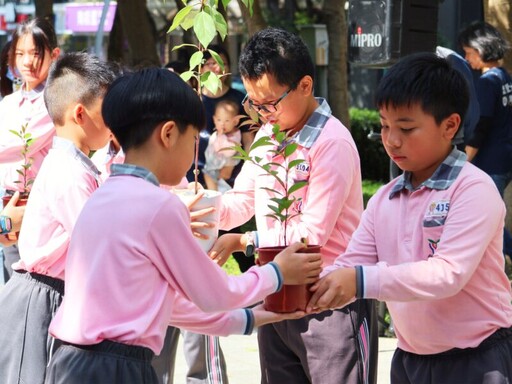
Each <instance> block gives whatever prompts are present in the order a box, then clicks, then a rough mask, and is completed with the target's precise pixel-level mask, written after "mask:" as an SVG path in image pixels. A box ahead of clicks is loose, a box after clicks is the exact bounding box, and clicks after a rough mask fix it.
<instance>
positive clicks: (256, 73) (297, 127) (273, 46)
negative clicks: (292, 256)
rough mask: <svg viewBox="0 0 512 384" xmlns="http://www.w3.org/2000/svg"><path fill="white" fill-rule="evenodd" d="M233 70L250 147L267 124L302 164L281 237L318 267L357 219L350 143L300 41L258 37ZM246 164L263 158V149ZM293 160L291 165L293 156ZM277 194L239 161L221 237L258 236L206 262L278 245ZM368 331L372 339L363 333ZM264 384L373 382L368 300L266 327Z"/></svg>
mask: <svg viewBox="0 0 512 384" xmlns="http://www.w3.org/2000/svg"><path fill="white" fill-rule="evenodd" d="M239 70H240V73H241V75H242V81H243V83H244V86H245V89H246V90H247V98H246V99H245V102H246V105H247V106H248V107H250V108H251V109H253V110H255V111H256V112H258V114H259V117H260V118H261V121H262V122H263V125H262V126H261V128H260V129H259V130H258V132H257V133H256V138H255V142H256V141H257V140H258V139H259V138H261V137H262V136H270V137H271V135H272V128H273V125H274V124H277V125H279V128H280V129H281V130H282V131H285V132H287V133H288V135H289V137H290V138H291V140H293V141H294V142H295V143H297V144H298V148H297V151H296V152H295V153H294V156H296V157H297V158H300V159H303V160H304V161H305V162H304V163H302V164H299V166H297V167H296V168H294V169H293V170H292V172H291V173H292V174H293V178H294V180H293V181H298V180H304V181H307V182H308V184H307V186H306V187H305V188H302V189H300V190H298V191H297V192H296V193H295V196H296V197H297V199H298V200H297V202H296V204H294V205H293V206H292V207H291V208H290V209H292V210H294V212H295V213H298V215H297V216H295V217H294V218H292V219H291V221H290V224H289V225H288V229H287V237H288V238H287V241H288V243H290V242H293V241H298V240H300V239H301V238H307V239H308V242H309V243H310V244H320V245H322V250H321V254H322V261H323V265H324V266H328V265H331V264H332V263H333V262H334V260H335V258H336V257H337V255H339V254H340V253H343V252H344V251H345V249H346V247H347V244H348V241H349V239H350V237H351V235H352V232H353V231H354V230H355V228H356V227H357V225H358V223H359V220H360V216H361V213H362V211H363V200H362V187H361V170H360V162H359V155H358V152H357V148H356V146H355V143H354V141H353V139H352V136H351V135H350V132H349V131H348V129H347V128H345V126H344V125H343V124H342V123H341V122H340V121H339V120H338V119H337V118H336V117H334V116H333V115H332V114H331V109H330V107H329V105H328V104H327V101H326V100H325V99H322V98H316V97H314V95H313V89H314V73H315V70H314V64H313V61H312V59H311V57H310V55H309V52H308V49H307V47H306V45H305V44H304V42H303V41H302V40H301V39H300V38H299V37H298V36H296V35H294V34H291V33H289V32H286V31H284V30H280V29H275V28H268V29H265V30H262V31H260V32H258V33H256V34H255V35H254V36H253V37H252V38H251V39H250V40H249V41H248V43H247V45H246V46H245V48H244V50H243V52H242V53H241V56H240V64H239ZM251 156H258V157H261V158H264V159H265V158H267V159H268V160H269V162H283V159H282V158H281V157H274V158H272V159H271V158H269V157H270V156H271V154H269V153H268V151H267V147H258V148H256V149H255V150H254V151H252V152H251ZM294 158H295V157H294ZM273 189H276V185H275V184H274V180H273V178H271V177H268V176H266V175H262V174H261V171H259V170H258V168H257V167H256V166H255V165H253V164H251V163H249V162H245V163H244V166H243V167H242V170H241V172H240V174H239V175H238V177H237V178H236V180H235V184H234V187H233V189H232V190H230V191H228V192H226V193H225V194H224V195H223V196H222V208H221V211H220V225H221V228H223V229H227V228H231V227H234V226H237V225H240V224H241V223H244V222H245V221H247V220H248V219H249V218H251V217H252V216H253V215H255V216H256V226H257V231H255V232H253V233H246V234H244V235H235V234H227V235H223V236H221V237H220V238H219V239H218V240H217V242H216V244H215V245H214V247H213V248H212V251H211V252H210V257H211V258H212V259H214V260H216V261H217V262H218V263H219V264H222V263H224V262H225V260H226V258H227V257H228V256H229V254H230V252H231V251H232V250H234V249H238V250H240V249H245V247H246V245H247V243H248V240H249V239H250V238H252V239H253V240H254V243H255V244H254V245H255V247H256V248H257V247H258V246H276V245H283V239H282V235H283V234H282V231H281V228H280V226H279V224H278V223H276V222H275V221H274V220H273V219H271V218H269V217H267V215H268V214H269V213H271V212H270V209H269V208H268V206H267V204H268V203H269V201H270V200H271V199H272V198H273V197H274V194H273V191H272V190H273ZM370 331H372V332H370ZM258 343H259V352H260V364H261V370H262V374H261V376H262V383H263V384H267V383H315V384H339V383H349V384H354V383H374V382H375V375H376V356H377V355H376V354H377V329H376V322H375V316H374V303H373V302H372V301H365V300H358V301H355V302H354V303H352V304H351V305H349V306H347V307H346V308H344V309H341V310H340V309H337V310H331V311H326V312H323V313H321V314H311V315H308V316H306V317H304V318H302V319H297V320H287V321H282V322H280V323H278V324H273V325H265V326H262V327H260V328H259V330H258Z"/></svg>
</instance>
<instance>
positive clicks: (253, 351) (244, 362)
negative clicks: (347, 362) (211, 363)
mask: <svg viewBox="0 0 512 384" xmlns="http://www.w3.org/2000/svg"><path fill="white" fill-rule="evenodd" d="M181 340H182V339H181V338H180V342H179V344H178V353H177V359H176V368H175V369H176V371H175V374H174V383H175V384H184V383H185V373H186V369H187V365H186V363H185V360H184V359H183V354H182V353H180V351H182V350H183V345H182V343H181ZM220 344H221V347H222V350H223V351H224V356H225V357H226V364H227V366H228V376H229V381H230V384H260V377H261V376H260V370H259V357H258V342H257V340H256V334H253V335H251V336H229V337H222V338H221V340H220ZM395 347H396V339H394V338H384V337H381V338H380V339H379V373H378V384H389V367H390V364H391V357H392V356H393V351H394V350H395ZM283 384H292V383H283Z"/></svg>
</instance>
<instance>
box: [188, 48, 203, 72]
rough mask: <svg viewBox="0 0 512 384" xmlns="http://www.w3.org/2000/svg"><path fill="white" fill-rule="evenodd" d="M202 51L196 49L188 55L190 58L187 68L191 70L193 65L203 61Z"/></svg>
mask: <svg viewBox="0 0 512 384" xmlns="http://www.w3.org/2000/svg"><path fill="white" fill-rule="evenodd" d="M203 56H204V55H203V51H197V52H194V53H193V54H192V56H190V60H189V62H188V65H189V69H190V70H192V69H194V68H195V67H198V66H199V65H200V64H201V62H202V61H203Z"/></svg>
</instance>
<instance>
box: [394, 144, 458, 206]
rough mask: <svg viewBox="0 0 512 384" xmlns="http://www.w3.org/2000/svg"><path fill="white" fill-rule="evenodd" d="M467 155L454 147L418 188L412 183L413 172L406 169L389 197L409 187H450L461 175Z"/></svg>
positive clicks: (436, 188) (438, 188) (410, 189)
mask: <svg viewBox="0 0 512 384" xmlns="http://www.w3.org/2000/svg"><path fill="white" fill-rule="evenodd" d="M466 159H467V156H466V154H465V153H464V152H461V151H459V150H458V149H457V148H456V147H453V149H452V151H451V152H450V154H449V155H448V156H447V157H446V159H444V161H443V162H442V163H441V164H440V165H439V167H437V169H436V170H435V172H434V173H433V174H432V176H431V177H430V178H428V179H427V180H425V181H424V182H423V183H421V185H419V186H418V187H417V188H414V187H413V186H412V183H411V172H408V171H405V172H404V173H403V174H402V175H401V176H400V177H399V178H398V180H397V182H396V184H395V185H394V186H393V188H392V189H391V192H390V193H389V199H392V198H393V197H395V196H396V195H397V194H398V193H400V192H401V191H402V190H404V189H407V190H409V191H414V190H416V189H419V188H421V187H422V186H424V187H426V188H430V189H435V190H445V189H448V188H449V187H450V186H451V185H452V184H453V182H454V181H455V179H456V178H457V176H459V173H460V171H461V170H462V167H463V166H464V164H465V162H466Z"/></svg>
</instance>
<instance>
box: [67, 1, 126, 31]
mask: <svg viewBox="0 0 512 384" xmlns="http://www.w3.org/2000/svg"><path fill="white" fill-rule="evenodd" d="M116 5H117V4H116V3H111V4H110V5H109V7H108V11H107V15H106V18H105V25H104V28H103V31H104V32H110V31H111V30H112V24H113V23H114V16H115V13H116ZM102 12H103V3H80V4H69V5H67V6H66V29H67V30H69V31H73V32H97V31H98V25H99V24H100V19H101V14H102Z"/></svg>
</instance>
